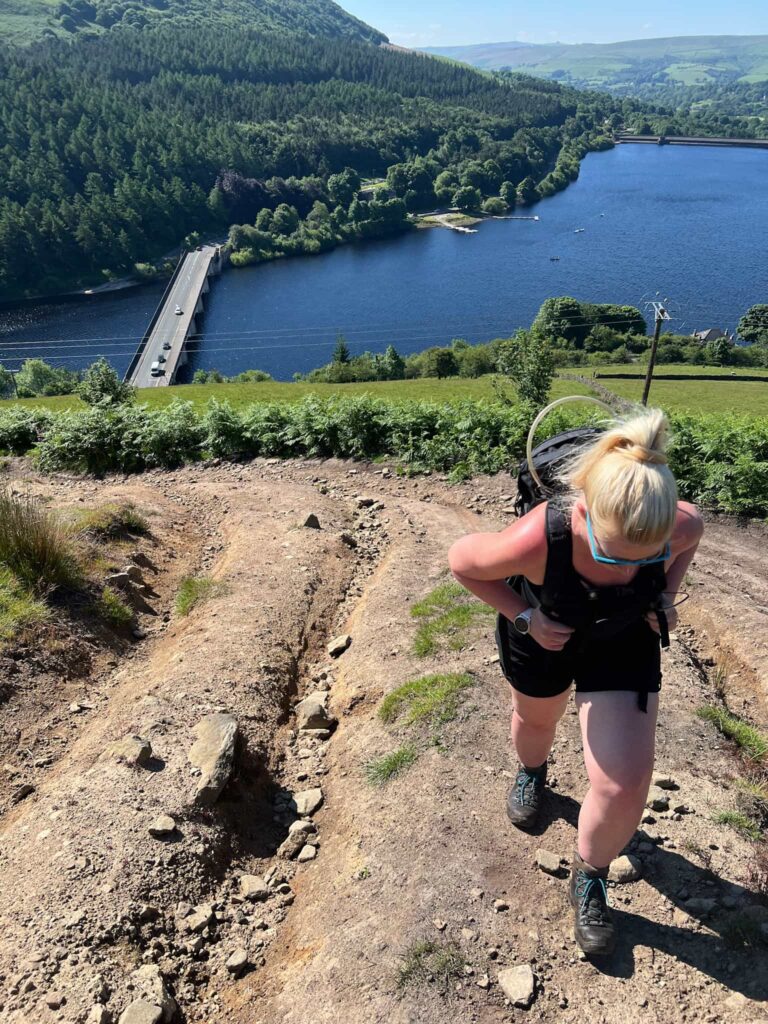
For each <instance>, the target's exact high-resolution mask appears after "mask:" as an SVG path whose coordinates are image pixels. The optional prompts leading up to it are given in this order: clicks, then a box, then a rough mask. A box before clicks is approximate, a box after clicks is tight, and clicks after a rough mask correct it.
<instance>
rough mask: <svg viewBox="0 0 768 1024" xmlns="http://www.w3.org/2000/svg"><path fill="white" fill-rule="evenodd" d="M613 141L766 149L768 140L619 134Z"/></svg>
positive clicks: (658, 144) (657, 144) (656, 144)
mask: <svg viewBox="0 0 768 1024" xmlns="http://www.w3.org/2000/svg"><path fill="white" fill-rule="evenodd" d="M614 141H615V142H616V144H617V145H618V144H619V143H622V142H645V143H647V144H649V145H654V146H744V147H747V148H751V149H768V139H725V138H707V137H706V136H704V135H631V134H629V133H628V132H619V133H618V134H617V135H616V136H615V137H614Z"/></svg>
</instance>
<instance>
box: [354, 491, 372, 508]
mask: <svg viewBox="0 0 768 1024" xmlns="http://www.w3.org/2000/svg"><path fill="white" fill-rule="evenodd" d="M355 500H356V501H357V507H358V508H370V507H371V505H373V504H374V502H375V501H376V499H375V498H368V497H366V496H364V495H362V494H358V496H357V498H356V499H355Z"/></svg>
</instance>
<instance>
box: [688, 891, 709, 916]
mask: <svg viewBox="0 0 768 1024" xmlns="http://www.w3.org/2000/svg"><path fill="white" fill-rule="evenodd" d="M716 906H717V900H713V899H708V898H706V897H704V896H694V897H693V898H692V899H689V900H686V903H685V910H686V913H688V914H696V915H697V916H698V915H701V916H702V917H706V916H707V915H708V914H711V913H712V911H713V910H714V909H715V907H716Z"/></svg>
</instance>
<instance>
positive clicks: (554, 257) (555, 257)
mask: <svg viewBox="0 0 768 1024" xmlns="http://www.w3.org/2000/svg"><path fill="white" fill-rule="evenodd" d="M549 258H550V259H551V260H552V262H553V263H554V262H556V260H559V259H560V257H559V256H550V257H549Z"/></svg>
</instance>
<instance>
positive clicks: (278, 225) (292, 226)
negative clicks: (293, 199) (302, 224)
mask: <svg viewBox="0 0 768 1024" xmlns="http://www.w3.org/2000/svg"><path fill="white" fill-rule="evenodd" d="M298 226H299V213H298V210H297V209H296V207H295V206H289V205H288V204H287V203H280V205H279V206H278V208H277V209H276V210H275V215H274V217H273V218H272V230H273V231H274V233H275V234H277V235H292V234H293V232H294V231H295V230H296V228H297V227H298Z"/></svg>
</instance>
